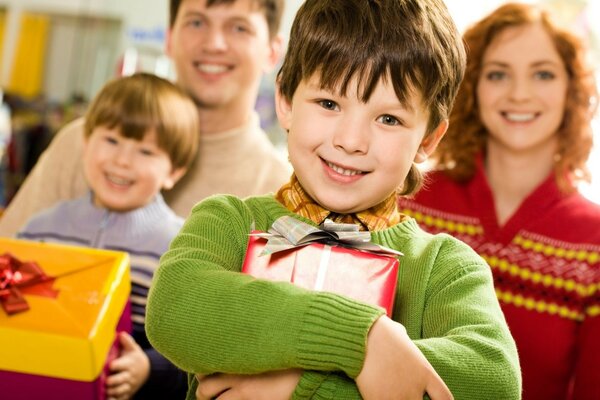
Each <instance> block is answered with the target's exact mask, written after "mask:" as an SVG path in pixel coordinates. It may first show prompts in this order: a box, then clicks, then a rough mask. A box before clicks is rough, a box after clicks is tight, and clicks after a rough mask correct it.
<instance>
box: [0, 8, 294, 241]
mask: <svg viewBox="0 0 600 400" xmlns="http://www.w3.org/2000/svg"><path fill="white" fill-rule="evenodd" d="M283 5H284V0H170V22H169V31H168V37H167V46H166V50H167V54H168V55H169V56H170V57H171V58H172V60H173V62H174V64H175V69H176V72H177V83H178V84H179V85H180V86H181V87H183V88H184V89H186V90H187V92H188V93H189V94H190V95H191V96H192V97H193V98H194V100H195V102H196V105H197V107H198V113H199V116H200V137H201V139H200V146H199V152H198V156H197V158H196V160H195V162H194V164H193V165H192V166H191V168H190V169H189V170H188V173H187V174H186V176H185V177H184V178H183V179H181V180H180V181H179V183H178V184H177V185H176V186H175V187H174V188H173V189H172V190H170V191H169V192H167V193H165V199H166V201H167V203H168V204H169V205H170V206H171V208H173V209H174V210H175V212H176V213H178V214H179V215H181V216H184V217H185V216H187V214H188V213H189V212H190V210H191V208H192V207H193V205H194V204H195V203H196V202H198V201H199V200H201V199H203V198H204V197H207V196H209V195H212V194H215V193H231V194H234V195H237V196H240V197H245V196H248V195H251V194H262V193H266V192H272V191H275V190H277V189H278V188H279V187H280V186H281V185H282V184H283V183H285V182H286V181H287V180H288V179H289V177H290V172H291V169H290V167H289V164H288V163H287V162H286V161H285V160H283V159H282V158H281V157H280V155H279V154H278V153H277V152H276V150H275V148H274V147H273V145H272V144H271V143H270V142H269V140H268V138H267V136H266V135H265V133H264V132H263V131H262V130H261V128H260V125H259V118H258V115H257V114H256V112H255V111H254V105H255V102H256V97H257V95H258V89H259V84H260V80H261V78H262V76H263V74H264V73H266V72H269V71H271V70H272V69H273V68H274V67H275V66H276V64H277V62H278V60H279V57H280V55H281V52H282V49H283V45H282V39H281V37H280V36H278V34H277V32H278V30H279V25H280V21H281V16H282V13H283ZM173 112H174V113H176V112H177V110H173ZM83 124H84V121H83V120H82V119H80V120H77V121H74V122H73V123H71V124H69V125H68V126H66V127H65V128H63V129H62V130H61V131H60V132H59V133H58V134H57V136H56V137H55V139H54V140H53V141H52V143H51V144H50V146H49V147H48V149H47V150H46V151H45V152H44V153H43V154H42V156H41V157H40V160H39V161H38V163H37V165H36V166H35V168H34V169H33V170H32V172H31V173H30V174H29V176H28V177H27V179H26V180H25V182H24V183H23V186H22V187H21V189H20V190H19V192H18V193H17V195H16V196H15V198H14V199H13V200H12V202H11V204H10V205H9V207H8V208H7V209H6V211H5V213H4V215H3V217H2V219H0V235H2V236H12V235H13V234H14V233H15V232H16V231H17V230H18V229H19V228H20V227H21V226H22V225H23V224H24V223H25V222H26V221H27V220H28V219H29V217H30V216H32V215H33V214H34V213H36V212H37V211H39V210H42V209H44V208H47V207H49V206H51V205H53V204H54V203H56V202H58V201H59V200H65V199H72V198H75V197H79V196H81V195H83V194H84V193H85V192H86V191H87V190H89V189H88V185H87V183H86V181H85V178H84V176H83V168H82V161H81V153H82V144H83Z"/></svg>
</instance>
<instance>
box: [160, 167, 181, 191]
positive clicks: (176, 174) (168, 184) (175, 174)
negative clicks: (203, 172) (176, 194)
mask: <svg viewBox="0 0 600 400" xmlns="http://www.w3.org/2000/svg"><path fill="white" fill-rule="evenodd" d="M186 172H187V168H184V167H181V168H176V169H174V170H172V171H171V173H170V174H169V176H168V177H167V179H165V181H164V182H163V185H162V188H163V189H165V190H170V189H173V186H175V184H176V183H177V181H179V180H180V179H181V177H183V175H185V173H186Z"/></svg>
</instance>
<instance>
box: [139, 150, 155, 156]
mask: <svg viewBox="0 0 600 400" xmlns="http://www.w3.org/2000/svg"><path fill="white" fill-rule="evenodd" d="M140 153H141V154H142V155H144V156H153V155H154V152H153V151H152V150H148V149H140Z"/></svg>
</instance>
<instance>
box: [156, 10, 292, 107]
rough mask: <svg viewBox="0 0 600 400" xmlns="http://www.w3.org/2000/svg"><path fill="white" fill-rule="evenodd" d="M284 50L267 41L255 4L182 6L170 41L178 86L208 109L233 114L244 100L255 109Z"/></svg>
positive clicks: (264, 24)
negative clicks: (264, 83) (265, 77)
mask: <svg viewBox="0 0 600 400" xmlns="http://www.w3.org/2000/svg"><path fill="white" fill-rule="evenodd" d="M280 46H281V39H280V38H279V37H277V38H275V39H271V38H270V37H269V27H268V24H267V20H266V17H265V14H264V12H263V11H262V10H261V9H260V8H258V7H257V6H256V5H255V4H254V0H237V1H235V2H233V3H231V4H216V5H214V6H211V7H210V8H207V7H206V0H183V1H182V3H181V6H180V8H179V11H178V13H177V16H176V19H175V23H174V24H173V26H172V27H171V28H170V30H169V35H168V38H167V53H168V54H169V56H171V58H172V59H173V61H174V63H175V68H176V70H177V81H178V83H179V84H180V85H181V86H182V87H183V88H184V89H186V90H187V91H188V92H189V93H190V94H191V95H192V96H193V97H194V98H195V99H196V101H197V103H198V104H199V105H200V106H201V107H206V108H223V107H224V108H227V107H230V108H231V109H235V104H239V102H241V101H243V100H244V99H245V100H246V102H250V104H254V101H255V100H256V99H255V97H256V95H257V91H258V85H259V83H260V79H261V77H262V75H263V73H265V72H269V71H270V70H271V69H272V68H274V66H275V64H276V63H277V61H278V59H279V54H280ZM244 111H245V110H244Z"/></svg>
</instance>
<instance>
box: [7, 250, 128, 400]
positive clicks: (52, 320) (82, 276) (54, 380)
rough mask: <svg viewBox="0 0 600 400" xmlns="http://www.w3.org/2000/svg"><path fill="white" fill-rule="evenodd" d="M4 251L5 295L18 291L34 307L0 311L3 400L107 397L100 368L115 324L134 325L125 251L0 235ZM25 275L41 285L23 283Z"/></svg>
mask: <svg viewBox="0 0 600 400" xmlns="http://www.w3.org/2000/svg"><path fill="white" fill-rule="evenodd" d="M6 253H9V254H10V255H11V256H12V257H13V258H11V256H8V257H7V256H6ZM0 254H5V256H3V257H4V258H3V257H2V256H0V264H2V263H4V264H2V268H3V270H2V271H3V274H4V279H5V280H4V281H3V282H4V283H3V285H5V287H4V292H3V293H5V297H4V298H5V299H7V298H9V297H8V296H13V295H14V294H15V290H18V291H19V292H20V294H19V295H20V296H22V298H21V300H19V302H20V301H26V304H25V306H26V307H28V308H29V310H27V311H26V312H17V313H13V314H11V315H9V314H7V313H5V312H4V311H1V310H0V343H4V344H5V346H0V393H2V396H6V398H10V399H30V398H44V399H46V400H49V399H53V400H54V399H57V400H58V399H60V400H64V399H70V398H73V399H75V398H76V399H78V400H79V399H81V400H83V399H86V400H87V399H94V400H96V399H104V396H103V394H102V390H103V382H101V380H102V371H103V368H104V366H105V363H106V360H107V358H108V357H109V356H110V355H109V353H110V351H111V349H113V347H114V341H115V337H116V330H117V325H118V324H121V325H120V328H119V329H121V328H123V329H127V327H130V320H129V315H128V313H127V312H126V310H127V308H126V306H127V302H128V298H129V292H130V279H129V256H128V255H127V253H123V252H116V251H108V250H96V249H89V248H84V247H74V246H66V245H58V244H50V243H38V242H30V241H26V240H17V239H7V238H0ZM19 260H27V262H24V261H19ZM30 260H35V262H30ZM11 263H12V264H11ZM23 266H25V268H23ZM24 278H25V279H24ZM28 278H31V280H30V281H29V282H37V283H36V284H30V285H25V284H24V280H27V279H28ZM9 279H10V285H11V286H9ZM40 290H42V292H43V293H45V294H50V293H52V294H53V295H52V296H45V295H42V296H40ZM10 298H11V299H12V297H10ZM13 300H14V299H13ZM11 301H12V300H11ZM20 307H21V308H22V307H23V305H22V304H21V306H20ZM6 344H10V345H6ZM3 398H4V397H3Z"/></svg>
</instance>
